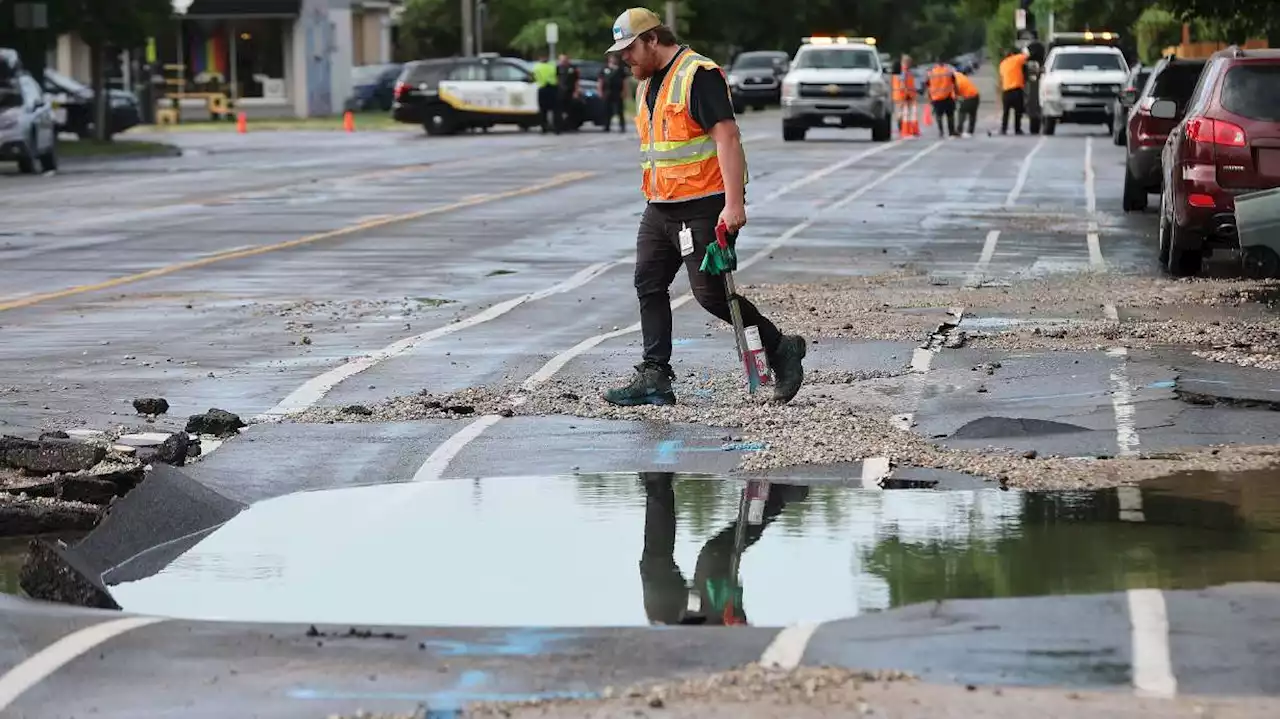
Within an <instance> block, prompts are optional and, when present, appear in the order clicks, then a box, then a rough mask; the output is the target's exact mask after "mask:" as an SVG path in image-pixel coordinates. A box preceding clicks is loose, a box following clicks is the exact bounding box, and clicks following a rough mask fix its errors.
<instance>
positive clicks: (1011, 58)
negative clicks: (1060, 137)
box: [1000, 48, 1029, 135]
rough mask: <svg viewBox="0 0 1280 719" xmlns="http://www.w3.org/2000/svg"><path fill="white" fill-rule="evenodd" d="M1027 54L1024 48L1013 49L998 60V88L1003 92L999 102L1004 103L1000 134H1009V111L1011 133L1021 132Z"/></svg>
mask: <svg viewBox="0 0 1280 719" xmlns="http://www.w3.org/2000/svg"><path fill="white" fill-rule="evenodd" d="M1028 57H1029V54H1028V53H1027V52H1026V51H1025V50H1018V49H1016V48H1015V49H1013V50H1011V51H1010V53H1009V55H1008V56H1007V57H1005V59H1003V60H1001V61H1000V90H1001V92H1002V93H1003V95H1002V96H1001V98H1000V99H1001V103H1002V104H1003V105H1004V107H1003V114H1002V116H1001V118H1000V134H1001V135H1007V134H1009V113H1011V112H1012V113H1013V133H1014V134H1015V135H1021V134H1022V113H1023V111H1024V107H1025V103H1026V101H1027V98H1026V92H1025V91H1024V88H1025V87H1026V86H1027V78H1026V73H1025V67H1026V65H1027V58H1028Z"/></svg>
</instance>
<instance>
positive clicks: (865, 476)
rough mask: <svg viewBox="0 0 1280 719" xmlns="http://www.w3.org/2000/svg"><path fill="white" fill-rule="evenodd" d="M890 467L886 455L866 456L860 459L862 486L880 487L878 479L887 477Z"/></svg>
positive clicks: (869, 487)
mask: <svg viewBox="0 0 1280 719" xmlns="http://www.w3.org/2000/svg"><path fill="white" fill-rule="evenodd" d="M891 469H892V467H891V466H890V465H889V458H888V457H868V458H866V459H864V460H862V488H863V489H881V487H880V480H882V479H884V478H885V477H888V476H889V472H890V471H891Z"/></svg>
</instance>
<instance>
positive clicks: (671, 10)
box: [666, 0, 676, 32]
mask: <svg viewBox="0 0 1280 719" xmlns="http://www.w3.org/2000/svg"><path fill="white" fill-rule="evenodd" d="M666 25H667V27H669V28H671V31H672V32H675V29H676V4H675V2H673V0H667V20H666Z"/></svg>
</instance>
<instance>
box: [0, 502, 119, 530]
mask: <svg viewBox="0 0 1280 719" xmlns="http://www.w3.org/2000/svg"><path fill="white" fill-rule="evenodd" d="M101 516H102V509H101V508H100V507H95V506H91V505H88V504H66V503H64V502H56V501H51V500H49V499H46V498H41V499H21V498H6V500H5V501H0V536H3V537H26V536H32V535H37V534H48V533H50V532H86V531H88V530H90V529H93V526H94V525H95V524H97V523H98V519H99V517H101Z"/></svg>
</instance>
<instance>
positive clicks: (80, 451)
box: [0, 436, 107, 475]
mask: <svg viewBox="0 0 1280 719" xmlns="http://www.w3.org/2000/svg"><path fill="white" fill-rule="evenodd" d="M106 456H107V448H106V447H103V446H101V445H96V444H85V443H83V442H77V441H74V440H67V439H46V440H43V441H37V442H33V441H31V440H29V439H22V438H21V437H8V436H6V437H0V464H2V465H3V466H6V467H10V468H12V469H20V470H23V471H24V472H28V473H30V474H38V475H47V474H63V473H72V472H83V471H84V470H87V469H89V468H91V467H93V466H94V465H95V464H97V463H99V462H101V461H102V460H103V459H104V458H106Z"/></svg>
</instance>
